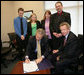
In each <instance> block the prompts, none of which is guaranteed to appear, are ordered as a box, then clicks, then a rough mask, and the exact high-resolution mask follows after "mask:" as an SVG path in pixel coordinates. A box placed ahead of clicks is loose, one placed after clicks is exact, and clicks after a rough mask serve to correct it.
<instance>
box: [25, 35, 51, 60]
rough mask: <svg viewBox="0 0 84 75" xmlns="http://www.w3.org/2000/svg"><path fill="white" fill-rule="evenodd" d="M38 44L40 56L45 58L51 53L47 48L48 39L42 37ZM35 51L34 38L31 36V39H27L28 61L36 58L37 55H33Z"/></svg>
mask: <svg viewBox="0 0 84 75" xmlns="http://www.w3.org/2000/svg"><path fill="white" fill-rule="evenodd" d="M40 44H41V54H42V55H44V56H45V58H46V57H47V56H48V55H49V53H50V52H51V49H50V48H49V45H48V39H47V38H46V37H43V38H42V39H41V42H40ZM35 50H36V37H35V36H33V37H32V38H30V39H29V42H28V46H27V49H26V55H28V56H29V58H30V60H33V59H36V58H37V53H35Z"/></svg>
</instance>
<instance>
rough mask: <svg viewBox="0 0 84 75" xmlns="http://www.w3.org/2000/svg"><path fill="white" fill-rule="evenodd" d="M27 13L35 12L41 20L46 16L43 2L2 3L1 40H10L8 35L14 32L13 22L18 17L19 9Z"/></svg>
mask: <svg viewBox="0 0 84 75" xmlns="http://www.w3.org/2000/svg"><path fill="white" fill-rule="evenodd" d="M20 7H22V8H24V10H25V11H28V10H33V12H34V13H36V15H37V19H38V20H41V19H42V18H43V15H44V2H43V1H1V39H2V41H6V40H9V38H8V35H7V33H10V32H14V24H13V20H14V18H15V17H17V16H18V12H17V10H18V8H20Z"/></svg>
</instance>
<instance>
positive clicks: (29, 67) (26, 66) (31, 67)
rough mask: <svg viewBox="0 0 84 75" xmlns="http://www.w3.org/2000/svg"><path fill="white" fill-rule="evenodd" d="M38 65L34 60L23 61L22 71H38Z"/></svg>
mask: <svg viewBox="0 0 84 75" xmlns="http://www.w3.org/2000/svg"><path fill="white" fill-rule="evenodd" d="M38 70H39V69H38V66H37V64H36V62H35V61H30V62H29V63H25V62H23V71H24V73H28V72H34V71H38Z"/></svg>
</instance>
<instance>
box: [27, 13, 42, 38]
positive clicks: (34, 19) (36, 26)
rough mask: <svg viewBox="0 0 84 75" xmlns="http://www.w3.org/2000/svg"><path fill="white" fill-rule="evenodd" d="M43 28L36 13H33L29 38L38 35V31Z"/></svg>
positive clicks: (28, 30)
mask: <svg viewBox="0 0 84 75" xmlns="http://www.w3.org/2000/svg"><path fill="white" fill-rule="evenodd" d="M39 28H41V24H40V22H39V21H38V20H37V16H36V14H35V13H32V15H31V16H30V21H29V22H28V25H27V34H28V36H29V37H31V36H35V35H36V30H37V29H39Z"/></svg>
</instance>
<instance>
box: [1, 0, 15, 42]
mask: <svg viewBox="0 0 84 75" xmlns="http://www.w3.org/2000/svg"><path fill="white" fill-rule="evenodd" d="M13 8H14V3H12V2H11V1H9V2H7V1H1V40H2V41H6V40H9V38H8V35H7V33H10V32H13V31H14V27H13V19H14V10H13Z"/></svg>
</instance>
